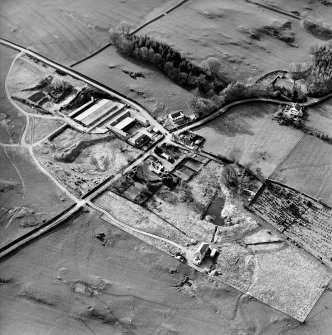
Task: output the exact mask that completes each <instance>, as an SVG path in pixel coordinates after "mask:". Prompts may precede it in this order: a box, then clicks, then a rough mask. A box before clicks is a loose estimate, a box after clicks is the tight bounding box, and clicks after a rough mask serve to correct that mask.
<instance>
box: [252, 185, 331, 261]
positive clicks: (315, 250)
mask: <svg viewBox="0 0 332 335" xmlns="http://www.w3.org/2000/svg"><path fill="white" fill-rule="evenodd" d="M250 207H251V209H252V210H253V211H254V212H255V213H256V214H257V215H259V216H261V217H262V218H264V219H265V220H266V221H267V222H269V223H270V224H272V225H273V226H274V227H276V228H277V229H278V230H280V231H281V232H283V233H284V234H285V235H286V236H288V237H290V238H291V239H292V240H293V241H295V243H296V245H298V246H300V247H304V249H305V250H307V251H309V252H310V253H311V254H312V255H314V256H315V257H317V258H318V259H319V260H322V261H324V263H325V264H328V265H329V266H330V267H331V265H332V258H331V255H332V227H331V222H332V210H331V208H329V207H327V206H324V205H322V204H320V203H319V202H317V201H315V200H313V199H312V198H309V197H308V196H305V195H304V194H301V193H299V192H296V191H294V190H292V189H289V188H288V187H283V186H280V185H278V184H274V183H268V184H265V185H264V186H263V188H262V189H261V190H260V191H259V193H258V195H257V196H256V197H255V199H254V201H253V202H252V203H251V204H250Z"/></svg>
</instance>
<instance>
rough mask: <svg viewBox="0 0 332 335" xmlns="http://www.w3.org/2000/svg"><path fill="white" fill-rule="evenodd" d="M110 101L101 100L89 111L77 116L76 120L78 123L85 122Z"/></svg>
mask: <svg viewBox="0 0 332 335" xmlns="http://www.w3.org/2000/svg"><path fill="white" fill-rule="evenodd" d="M109 101H110V100H107V99H101V100H99V101H98V102H97V103H95V104H93V105H92V106H91V107H90V108H88V109H87V110H85V111H84V112H83V113H81V114H79V115H77V116H76V117H75V120H77V121H82V120H84V119H85V118H86V117H88V116H89V115H90V114H92V113H93V112H95V111H96V110H97V109H99V108H100V107H102V106H104V105H106V104H107V103H108V102H109Z"/></svg>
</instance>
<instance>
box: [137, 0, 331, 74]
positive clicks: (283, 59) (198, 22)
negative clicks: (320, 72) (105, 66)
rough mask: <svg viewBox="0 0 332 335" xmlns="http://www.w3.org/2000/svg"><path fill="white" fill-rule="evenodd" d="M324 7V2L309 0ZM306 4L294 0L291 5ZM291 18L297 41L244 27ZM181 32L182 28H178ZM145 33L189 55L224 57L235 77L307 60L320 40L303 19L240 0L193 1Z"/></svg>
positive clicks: (227, 71) (301, 7)
mask: <svg viewBox="0 0 332 335" xmlns="http://www.w3.org/2000/svg"><path fill="white" fill-rule="evenodd" d="M307 5H308V6H310V7H311V8H319V9H320V11H322V12H323V11H324V8H325V7H324V6H323V5H321V4H312V3H310V5H309V4H307ZM304 7H305V4H301V3H300V2H299V1H297V2H295V1H293V2H292V10H299V11H300V12H301V11H303V10H304ZM276 20H277V21H279V22H280V23H283V22H286V21H290V22H291V24H292V31H293V32H294V33H295V41H294V45H293V46H292V45H290V44H287V43H285V42H283V41H280V40H278V39H276V38H274V37H272V36H268V35H266V34H263V33H260V34H259V35H260V37H258V39H255V38H250V37H249V36H248V35H247V34H246V33H244V32H245V31H253V32H257V29H259V28H262V27H263V26H266V25H271V24H273V22H274V21H276ZM179 32H181V33H179ZM141 33H144V34H148V35H149V36H151V37H154V38H157V39H160V40H163V41H166V42H167V43H169V44H171V45H173V46H174V47H175V48H176V49H178V50H181V51H182V52H184V53H185V54H186V55H188V57H189V58H192V59H193V60H194V61H196V62H198V63H199V62H201V61H202V60H204V59H206V58H208V57H211V56H212V57H216V58H218V59H219V60H220V61H221V73H222V74H223V75H225V76H226V77H228V78H231V79H244V78H247V77H256V76H258V75H260V74H262V73H265V72H270V71H273V70H282V69H288V66H289V64H290V63H291V62H303V61H305V60H306V58H307V57H308V49H309V47H310V46H311V45H314V44H317V43H321V41H320V40H318V39H316V38H315V37H313V36H312V35H311V34H309V33H307V32H306V31H305V30H304V29H303V28H302V27H301V26H300V21H299V20H296V19H293V18H291V17H287V16H284V15H282V14H278V13H275V12H273V11H269V10H266V9H263V8H261V7H257V6H255V5H253V4H250V3H247V2H245V1H242V0H235V1H234V0H226V1H222V3H221V2H220V1H217V0H204V1H203V0H190V1H188V2H187V3H185V4H184V5H183V6H181V7H180V8H178V9H177V10H176V11H174V12H171V13H170V14H168V15H167V16H166V17H164V18H162V19H160V20H158V21H157V22H154V23H152V24H150V25H148V26H147V27H146V28H144V29H143V30H142V31H141Z"/></svg>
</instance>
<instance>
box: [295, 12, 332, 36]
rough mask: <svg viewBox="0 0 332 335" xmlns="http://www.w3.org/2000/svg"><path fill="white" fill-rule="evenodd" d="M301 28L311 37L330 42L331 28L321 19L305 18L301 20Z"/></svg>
mask: <svg viewBox="0 0 332 335" xmlns="http://www.w3.org/2000/svg"><path fill="white" fill-rule="evenodd" d="M302 25H303V27H304V28H305V29H306V30H308V31H309V32H310V33H311V34H312V35H314V36H315V37H317V38H319V39H321V40H330V39H331V38H332V26H331V24H330V23H327V22H325V21H324V20H322V19H320V18H319V19H317V18H314V17H311V16H310V15H309V16H306V17H305V18H304V19H303V20H302Z"/></svg>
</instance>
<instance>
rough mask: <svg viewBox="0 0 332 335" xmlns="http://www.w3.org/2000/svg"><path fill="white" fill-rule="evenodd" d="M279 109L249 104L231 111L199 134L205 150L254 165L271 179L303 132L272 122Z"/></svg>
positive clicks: (272, 106) (202, 129)
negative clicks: (202, 139)
mask: <svg viewBox="0 0 332 335" xmlns="http://www.w3.org/2000/svg"><path fill="white" fill-rule="evenodd" d="M276 110H277V106H276V105H273V104H267V103H246V104H243V105H239V106H236V107H233V108H231V109H230V110H229V111H227V112H226V113H224V114H223V115H221V116H219V117H218V118H216V119H214V120H212V121H210V122H208V123H207V124H205V125H203V126H201V127H200V128H198V129H197V130H195V132H196V133H197V134H199V135H201V136H203V137H204V138H205V139H206V141H205V143H204V146H203V149H204V150H205V151H207V152H210V153H212V154H214V155H222V156H225V157H227V158H232V159H236V160H238V161H239V162H240V163H241V164H246V163H250V164H252V166H253V167H254V168H260V169H261V170H262V173H263V175H264V176H265V177H268V176H269V175H270V174H271V173H272V172H273V171H274V170H275V169H276V167H277V166H278V165H279V164H280V163H281V162H282V160H283V159H284V158H285V157H286V156H287V154H288V153H289V151H290V150H291V149H292V148H293V147H294V145H295V144H296V143H297V142H298V141H299V140H300V139H301V137H302V136H303V133H302V132H301V131H299V130H296V129H293V128H290V127H281V126H280V125H279V124H278V122H276V121H275V120H272V115H273V113H274V112H275V111H276Z"/></svg>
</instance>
